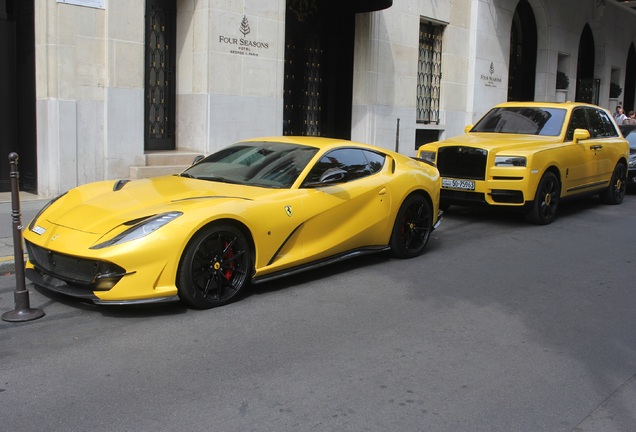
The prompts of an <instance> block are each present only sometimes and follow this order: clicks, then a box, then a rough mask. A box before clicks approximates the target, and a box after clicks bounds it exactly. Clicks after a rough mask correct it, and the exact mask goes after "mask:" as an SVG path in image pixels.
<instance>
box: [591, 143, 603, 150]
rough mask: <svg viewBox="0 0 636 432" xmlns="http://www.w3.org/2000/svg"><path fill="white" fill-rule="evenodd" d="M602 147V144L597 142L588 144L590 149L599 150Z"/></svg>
mask: <svg viewBox="0 0 636 432" xmlns="http://www.w3.org/2000/svg"><path fill="white" fill-rule="evenodd" d="M602 148H603V146H602V145H600V144H597V145H591V146H590V149H591V150H600V149H602Z"/></svg>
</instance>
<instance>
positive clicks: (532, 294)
mask: <svg viewBox="0 0 636 432" xmlns="http://www.w3.org/2000/svg"><path fill="white" fill-rule="evenodd" d="M635 226H636V195H630V196H628V197H627V198H626V200H625V202H624V204H623V205H621V206H604V205H600V204H598V201H597V200H596V199H589V200H584V201H580V202H576V203H570V204H569V205H564V206H563V207H562V210H561V217H560V218H559V219H558V220H557V221H556V222H555V223H553V224H552V225H550V226H546V227H536V226H531V225H527V224H526V223H525V222H524V221H523V220H522V218H521V217H519V216H518V215H515V214H508V213H502V212H491V211H468V210H466V209H462V208H454V209H451V211H449V212H448V213H447V216H446V218H445V221H444V223H443V225H442V227H441V228H440V229H439V231H437V232H436V236H435V238H434V239H432V241H431V243H430V248H429V250H428V252H427V253H426V254H425V255H423V256H422V257H419V258H416V259H412V260H406V261H401V260H394V259H390V258H387V257H386V256H383V255H378V256H373V257H371V258H365V259H361V260H355V261H351V262H348V263H346V264H342V265H337V266H333V267H330V268H328V269H323V270H321V271H317V272H310V273H306V274H304V275H299V276H297V277H293V278H289V279H286V280H281V281H278V282H275V283H270V284H267V285H260V286H258V287H256V288H255V289H253V290H252V293H251V295H249V296H248V297H247V298H245V299H243V300H241V301H240V302H237V303H234V304H231V305H228V306H225V307H222V308H219V309H215V310H210V311H194V310H187V309H185V308H183V307H182V306H180V305H178V304H170V305H164V306H160V307H131V308H121V307H120V308H104V307H95V306H92V305H89V304H83V303H79V302H77V301H75V300H69V299H65V298H62V297H58V296H53V295H47V294H45V293H42V292H39V291H38V290H37V289H35V288H34V287H33V286H31V285H29V289H30V291H31V304H32V305H33V306H37V307H39V308H42V309H43V310H44V311H45V312H46V316H45V317H44V318H41V319H39V320H37V321H32V322H28V323H20V324H15V323H7V322H0V419H1V420H0V424H1V425H2V427H1V429H2V430H19V431H36V430H46V431H51V432H53V431H65V432H69V431H87V430H90V431H96V432H97V431H157V430H161V431H176V430H186V431H203V430H205V431H223V432H226V431H241V432H242V431H277V432H278V431H365V430H366V431H401V432H404V431H427V432H437V431H440V432H441V431H444V432H445V431H448V432H458V431H467V432H475V431H487V432H495V431H502V432H511V431H522V432H525V431H527V432H537V431H546V432H547V431H549V432H561V431H562V432H574V431H577V432H633V431H635V430H636V410H635V409H634V407H636V378H635V376H636V331H635V329H636V313H634V307H635V306H636V290H634V274H635V272H634V269H635V267H634V260H635V259H636V242H634V238H635V236H634V234H633V230H634V227H635ZM14 286H15V279H14V278H13V279H12V277H11V276H1V277H0V313H2V312H4V311H7V310H10V309H12V307H13V294H12V292H13V291H12V287H14Z"/></svg>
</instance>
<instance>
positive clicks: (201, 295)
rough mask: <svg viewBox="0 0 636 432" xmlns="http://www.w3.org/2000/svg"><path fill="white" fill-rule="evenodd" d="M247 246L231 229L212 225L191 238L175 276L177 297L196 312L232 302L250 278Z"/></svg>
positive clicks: (250, 260) (232, 228)
mask: <svg viewBox="0 0 636 432" xmlns="http://www.w3.org/2000/svg"><path fill="white" fill-rule="evenodd" d="M251 256H252V255H251V252H250V244H249V242H248V241H247V238H246V237H245V235H244V234H243V233H242V232H241V230H239V229H238V228H236V227H234V226H232V225H225V224H223V225H212V226H208V227H206V228H203V229H202V230H201V231H199V232H198V233H197V234H195V235H194V236H193V238H192V240H190V243H189V244H188V246H187V247H186V249H185V252H184V254H183V256H182V258H181V263H180V265H179V271H178V275H177V281H178V288H179V297H180V298H181V300H182V301H184V302H185V303H186V304H187V305H189V306H191V307H194V308H198V309H209V308H212V307H216V306H222V305H224V304H226V303H229V302H230V301H232V300H235V299H236V298H237V297H238V295H239V293H241V292H242V291H243V290H244V288H245V287H246V286H247V285H249V282H250V279H251V277H252V274H253V269H252V258H251Z"/></svg>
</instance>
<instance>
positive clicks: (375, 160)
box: [363, 150, 386, 174]
mask: <svg viewBox="0 0 636 432" xmlns="http://www.w3.org/2000/svg"><path fill="white" fill-rule="evenodd" d="M363 152H364V155H365V156H366V158H367V161H368V162H369V168H370V169H371V173H372V174H375V173H377V172H379V171H380V170H381V169H382V167H383V166H384V161H385V160H386V157H385V156H384V155H383V154H380V153H376V152H372V151H368V150H364V151H363Z"/></svg>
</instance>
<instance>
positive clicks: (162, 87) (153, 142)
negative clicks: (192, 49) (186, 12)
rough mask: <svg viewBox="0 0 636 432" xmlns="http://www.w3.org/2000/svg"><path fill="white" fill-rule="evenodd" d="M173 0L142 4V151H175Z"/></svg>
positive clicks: (151, 0) (174, 19)
mask: <svg viewBox="0 0 636 432" xmlns="http://www.w3.org/2000/svg"><path fill="white" fill-rule="evenodd" d="M176 23H177V13H176V0H146V78H145V83H146V84H145V92H146V94H145V97H146V100H145V108H144V110H145V119H146V121H145V132H144V149H145V150H174V149H175V94H176V82H175V60H176V52H175V51H176V49H175V48H176V46H175V44H176V27H177V26H176Z"/></svg>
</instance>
